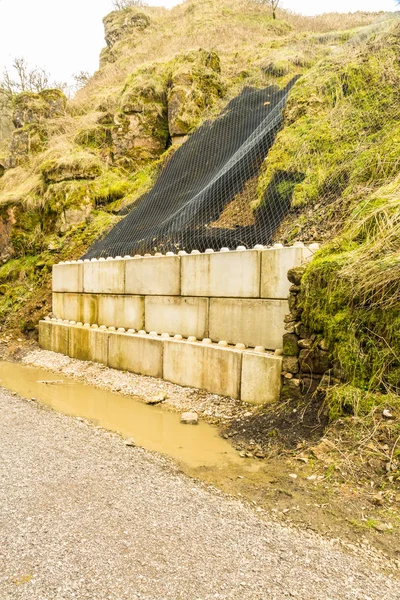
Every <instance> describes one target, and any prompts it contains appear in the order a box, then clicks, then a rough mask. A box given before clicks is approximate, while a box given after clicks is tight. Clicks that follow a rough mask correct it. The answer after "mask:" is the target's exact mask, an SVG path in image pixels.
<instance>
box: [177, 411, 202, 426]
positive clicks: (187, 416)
mask: <svg viewBox="0 0 400 600" xmlns="http://www.w3.org/2000/svg"><path fill="white" fill-rule="evenodd" d="M181 423H183V424H184V425H198V423H199V415H198V414H197V413H195V412H185V413H183V414H182V416H181Z"/></svg>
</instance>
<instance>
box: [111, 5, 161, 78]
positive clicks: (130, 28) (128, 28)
mask: <svg viewBox="0 0 400 600" xmlns="http://www.w3.org/2000/svg"><path fill="white" fill-rule="evenodd" d="M103 23H104V31H105V41H106V44H107V46H106V48H104V49H103V50H102V52H101V55H100V67H103V66H104V65H105V64H107V63H112V62H114V61H115V55H114V52H113V48H114V46H115V44H117V43H118V42H119V41H120V40H122V39H124V38H126V37H127V36H135V35H138V36H140V35H142V34H143V32H144V31H145V30H146V29H148V28H149V27H150V25H151V20H150V17H149V16H148V15H147V14H145V13H144V12H137V13H133V14H132V12H131V11H121V10H118V11H114V12H112V13H110V14H109V15H107V16H106V17H105V18H104V19H103ZM133 43H134V42H133Z"/></svg>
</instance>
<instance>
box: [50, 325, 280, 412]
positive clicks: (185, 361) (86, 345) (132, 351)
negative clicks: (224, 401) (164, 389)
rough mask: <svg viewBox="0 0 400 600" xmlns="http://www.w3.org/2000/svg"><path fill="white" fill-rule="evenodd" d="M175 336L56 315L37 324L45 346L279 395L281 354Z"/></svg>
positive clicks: (270, 397)
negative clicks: (68, 320) (60, 318)
mask: <svg viewBox="0 0 400 600" xmlns="http://www.w3.org/2000/svg"><path fill="white" fill-rule="evenodd" d="M176 338H178V339H176ZM176 338H170V337H169V336H168V335H163V336H159V335H152V334H145V333H130V332H125V331H113V330H112V328H111V330H110V328H108V329H107V328H106V327H102V328H99V327H97V326H94V327H93V326H92V327H90V326H82V325H80V324H77V325H73V324H71V323H65V322H64V323H62V322H61V323H60V322H58V321H53V320H48V321H41V322H40V324H39V343H40V345H41V347H42V348H43V349H45V350H52V351H53V352H59V353H61V354H65V355H67V356H70V357H71V358H77V359H79V360H87V361H93V362H98V363H102V364H104V365H107V366H109V367H111V368H114V369H119V370H124V371H130V372H132V373H137V374H140V375H147V376H149V377H157V378H160V379H165V380H166V381H170V382H172V383H176V384H178V385H182V386H187V387H194V388H199V389H204V390H207V391H208V392H211V393H213V394H219V395H222V396H231V397H233V398H240V399H241V400H243V401H244V402H249V403H252V404H264V403H270V402H276V401H277V400H278V399H279V394H280V387H281V370H282V359H281V357H280V356H275V355H273V354H267V353H266V352H261V351H260V352H259V351H257V350H244V349H238V348H235V347H230V346H228V345H221V344H223V343H220V344H213V343H211V341H209V340H205V341H203V342H191V341H188V340H183V339H180V338H181V336H176Z"/></svg>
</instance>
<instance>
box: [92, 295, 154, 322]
mask: <svg viewBox="0 0 400 600" xmlns="http://www.w3.org/2000/svg"><path fill="white" fill-rule="evenodd" d="M98 307H99V310H98V320H97V321H96V323H98V324H99V325H106V326H107V327H116V328H117V329H118V328H119V327H123V328H124V329H136V330H137V331H139V330H140V329H143V328H144V297H143V296H113V295H99V296H98ZM152 331H153V330H152Z"/></svg>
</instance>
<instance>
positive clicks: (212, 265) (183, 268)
mask: <svg viewBox="0 0 400 600" xmlns="http://www.w3.org/2000/svg"><path fill="white" fill-rule="evenodd" d="M316 250H318V245H317V244H312V245H310V246H308V247H306V246H305V245H304V244H302V243H296V244H294V245H293V246H290V247H284V246H282V245H281V244H276V245H275V246H274V247H272V248H264V247H262V246H260V247H256V248H255V249H253V250H246V249H245V248H243V249H242V250H241V249H238V250H236V251H232V252H230V251H229V250H227V249H223V250H221V251H220V252H213V251H206V252H205V253H204V254H201V253H199V252H197V251H194V252H193V253H192V254H190V255H188V254H186V253H183V252H181V253H179V255H174V254H172V253H168V254H167V255H166V256H162V255H156V256H145V257H142V256H138V257H134V258H132V257H125V258H121V257H117V258H115V259H107V260H105V259H101V258H100V259H98V260H97V259H93V260H91V261H72V262H67V263H60V264H58V265H55V266H54V267H53V292H74V293H87V294H129V295H139V296H140V295H142V296H153V295H154V296H192V297H193V296H198V297H216V298H232V297H233V298H269V299H284V298H286V297H287V295H288V293H289V286H290V284H289V283H288V280H287V272H288V270H289V269H291V268H293V267H296V266H299V265H300V264H302V263H303V262H304V261H306V260H308V259H310V258H311V257H312V255H313V254H314V253H315V251H316Z"/></svg>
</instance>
